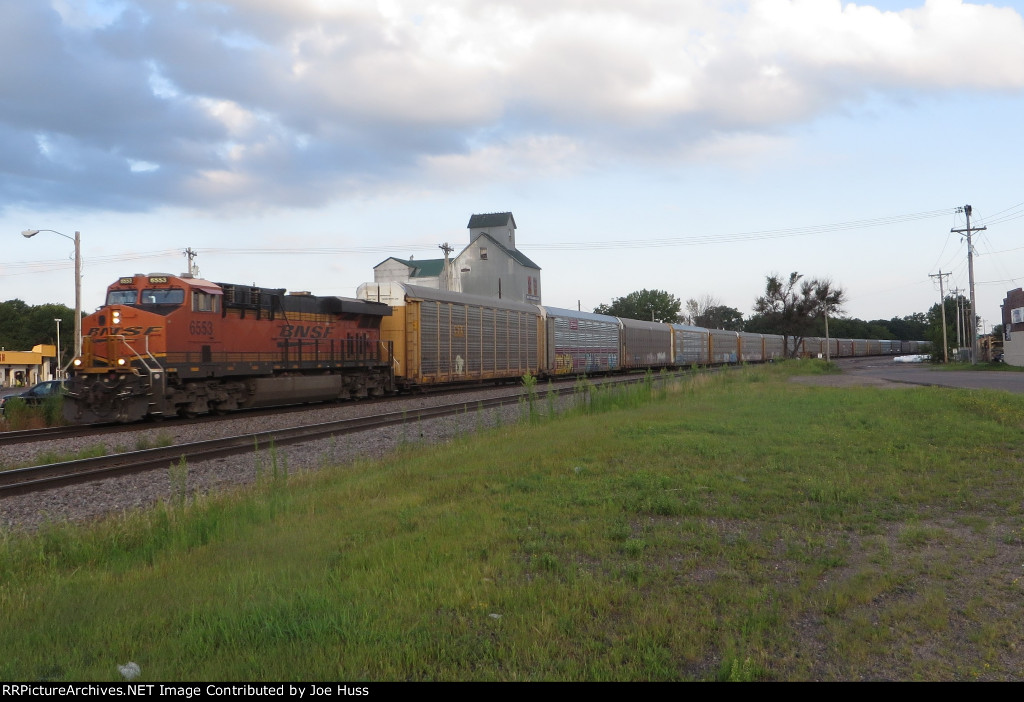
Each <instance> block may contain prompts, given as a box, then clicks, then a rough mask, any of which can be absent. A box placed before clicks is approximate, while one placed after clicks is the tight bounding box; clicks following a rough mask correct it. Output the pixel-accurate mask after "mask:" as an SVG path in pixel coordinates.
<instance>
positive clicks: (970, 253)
mask: <svg viewBox="0 0 1024 702" xmlns="http://www.w3.org/2000/svg"><path fill="white" fill-rule="evenodd" d="M957 210H958V211H962V212H963V213H964V215H966V217H967V226H966V227H965V228H963V229H950V230H949V231H951V232H953V233H955V234H966V235H967V277H968V280H969V282H970V287H971V336H970V339H971V364H972V365H973V364H975V363H977V362H978V312H977V307H976V305H975V301H974V246H973V244H971V234H973V233H974V232H982V231H985V230H986V229H988V227H974V228H973V229H972V228H971V206H970V205H964V206H963V208H962V209H961V208H957Z"/></svg>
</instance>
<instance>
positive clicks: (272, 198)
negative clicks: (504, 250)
mask: <svg viewBox="0 0 1024 702" xmlns="http://www.w3.org/2000/svg"><path fill="white" fill-rule="evenodd" d="M0 12H2V13H3V16H4V17H5V23H4V25H3V26H2V27H0V149H2V151H0V153H3V154H4V157H3V159H2V163H0V232H6V234H3V235H0V299H10V298H14V297H19V298H21V299H23V300H25V301H26V302H29V303H31V304H40V303H43V302H63V303H65V304H68V305H71V304H72V303H73V278H72V276H73V268H72V264H71V261H70V260H69V259H68V255H69V253H70V250H71V246H70V242H67V241H66V240H64V239H61V238H60V237H57V236H55V235H53V234H45V233H44V234H40V235H39V236H37V237H35V238H33V239H29V240H26V239H24V238H22V237H21V236H19V232H20V231H21V230H23V229H26V228H38V229H55V230H58V231H61V232H63V233H65V234H73V233H74V231H75V230H79V231H81V233H82V242H83V255H84V258H85V269H84V283H83V297H84V307H85V308H86V309H92V308H94V307H95V306H97V305H99V304H100V303H101V302H102V299H103V291H104V289H105V288H106V286H107V285H108V284H109V283H111V282H112V281H113V280H114V279H116V278H117V277H119V276H121V275H126V274H131V273H135V272H156V271H162V272H180V271H182V270H184V269H185V260H184V257H183V256H182V253H181V252H182V251H183V250H184V249H185V248H186V247H191V248H192V249H194V250H197V251H199V258H198V260H197V262H198V264H199V267H200V270H201V272H202V274H203V275H204V277H207V278H209V279H212V280H217V281H224V282H247V283H249V282H255V283H257V284H260V285H266V286H271V287H286V288H289V289H293V290H311V291H313V292H314V293H317V294H329V295H347V296H351V295H354V293H355V288H356V286H357V285H358V284H359V283H361V282H365V281H368V280H372V275H373V274H372V267H373V266H374V265H375V264H376V263H379V262H380V261H381V260H383V259H385V258H387V257H388V256H398V257H403V258H404V257H408V256H415V257H416V258H435V257H438V256H440V251H439V250H438V248H437V247H438V245H439V244H441V243H443V242H445V241H448V242H451V243H452V244H454V245H455V246H456V247H457V250H458V249H461V247H462V246H464V245H465V244H466V243H468V239H467V237H468V233H467V230H466V228H465V227H466V223H467V222H468V220H469V217H470V215H471V214H473V213H483V212H498V211H512V212H513V213H514V214H515V217H516V221H517V223H518V225H519V229H518V233H517V243H518V245H519V248H520V249H521V250H522V251H523V252H524V253H526V254H527V255H528V256H529V257H530V258H531V259H533V260H534V261H535V262H537V263H538V264H539V265H540V266H541V268H542V280H543V291H542V292H543V297H544V301H545V303H547V304H551V305H555V306H562V307H574V306H576V304H577V301H578V302H579V304H580V305H581V306H582V307H583V309H592V308H593V307H594V306H595V305H597V304H600V303H602V302H609V301H610V300H611V299H612V298H614V297H618V296H623V295H626V294H628V293H629V292H631V291H633V290H637V289H640V288H656V289H663V290H667V291H669V292H671V293H672V294H674V295H676V296H678V297H679V298H680V299H682V300H686V299H687V298H696V297H701V296H704V295H711V296H713V297H715V298H717V299H718V300H719V301H720V302H721V303H722V304H727V305H730V306H733V307H736V308H737V309H739V310H740V311H741V312H743V313H744V314H749V313H750V311H751V307H752V305H753V302H754V299H755V298H756V296H757V295H758V294H759V293H760V292H761V291H762V290H763V287H764V277H765V276H766V275H767V274H770V273H781V274H788V273H789V272H790V271H794V270H795V271H799V272H801V273H804V274H806V275H808V276H812V277H829V278H831V279H832V280H833V281H835V282H836V283H838V284H839V285H840V286H842V287H843V288H845V290H846V291H847V295H848V298H849V302H848V304H847V305H846V312H847V313H848V314H849V315H851V316H855V317H860V318H863V319H876V318H885V319H888V318H891V317H894V316H903V315H907V314H911V313H913V312H918V311H924V310H926V309H927V308H928V306H930V305H931V304H933V303H935V302H936V301H937V300H938V290H937V286H936V284H935V283H934V281H933V279H931V278H929V274H934V273H937V272H938V271H939V270H940V269H941V270H943V271H950V272H952V274H953V275H952V277H951V279H950V285H951V286H952V287H959V288H964V289H966V287H967V264H966V258H967V257H966V245H965V242H963V241H962V239H961V237H959V236H957V235H954V234H951V233H950V229H952V228H959V227H963V226H964V219H963V215H962V214H958V213H957V212H956V208H957V207H959V206H962V205H964V204H971V205H972V206H973V212H974V215H973V218H972V224H974V225H975V226H987V227H988V229H987V230H985V231H984V232H981V233H979V234H978V235H977V238H976V242H975V249H976V253H977V254H978V256H977V257H976V259H975V262H976V266H975V277H976V281H977V283H978V284H977V296H978V314H979V315H980V316H981V317H983V318H985V319H986V320H987V321H988V323H989V324H994V323H997V322H998V321H999V304H1000V303H1001V302H1002V299H1003V297H1004V295H1005V292H1006V291H1007V290H1009V289H1012V288H1016V287H1020V286H1021V285H1022V284H1024V237H1022V236H1021V230H1022V226H1024V188H1022V187H1021V183H1022V181H1021V177H1020V173H1021V163H1022V160H1024V159H1022V156H1024V148H1022V143H1024V139H1022V138H1021V126H1020V125H1021V124H1022V123H1024V119H1022V118H1024V17H1022V7H1021V5H1020V3H1017V2H1013V3H1007V2H996V3H993V4H989V5H982V4H975V3H967V2H960V1H958V0H928V2H865V3H857V4H853V3H841V2H838V1H830V0H749V1H743V0H734V1H731V2H711V1H710V0H691V1H690V2H685V3H680V2H678V1H677V0H647V1H646V2H638V3H622V2H618V1H617V0H614V1H613V0H588V1H586V2H584V1H583V0H545V1H544V2H540V1H539V0H535V1H531V0H518V1H517V2H504V1H502V0H496V1H493V2H488V3H479V2H471V1H470V0H464V1H458V0H449V1H447V2H426V1H411V0H389V1H381V2H376V3H373V2H366V1H358V2H356V1H352V2H348V1H345V0H340V1H337V2H316V1H314V0H303V1H297V2H289V3H278V2H270V0H221V1H220V2H205V1H201V0H194V1H190V2H177V3H172V2H165V1H158V0H120V1H118V2H100V1H93V2H74V1H73V0H52V1H45V2H44V1H40V0H0Z"/></svg>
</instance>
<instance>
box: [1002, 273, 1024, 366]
mask: <svg viewBox="0 0 1024 702" xmlns="http://www.w3.org/2000/svg"><path fill="white" fill-rule="evenodd" d="M1002 308H1003V360H1004V361H1005V362H1006V363H1009V364H1010V365H1013V366H1024V289H1021V288H1017V289H1016V290H1009V291H1007V293H1006V299H1004V300H1003V304H1002Z"/></svg>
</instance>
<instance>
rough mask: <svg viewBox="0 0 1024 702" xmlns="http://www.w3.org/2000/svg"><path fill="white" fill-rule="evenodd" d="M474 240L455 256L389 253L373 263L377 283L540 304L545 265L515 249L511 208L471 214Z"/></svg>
mask: <svg viewBox="0 0 1024 702" xmlns="http://www.w3.org/2000/svg"><path fill="white" fill-rule="evenodd" d="M467 226H468V228H469V245H468V246H466V248H464V249H463V250H462V251H461V252H459V254H458V255H457V256H455V258H452V259H449V260H447V268H446V259H444V258H436V259H427V260H422V261H416V260H414V259H411V258H410V259H408V260H402V259H398V258H388V259H386V260H384V261H381V262H380V263H378V264H377V265H376V266H374V268H373V282H375V283H390V282H399V283H411V284H413V285H421V286H423V287H428V288H438V289H441V290H450V291H452V292H465V293H469V294H472V295H482V296H484V297H492V298H502V299H506V300H515V301H517V302H527V303H533V304H537V305H539V304H540V303H541V287H540V266H538V265H537V264H536V263H534V262H533V261H531V260H530V259H529V258H528V257H527V256H525V255H524V254H523V253H522V252H521V251H519V250H518V249H517V248H516V220H515V218H514V217H513V216H512V213H511V212H495V213H491V214H475V215H473V216H472V217H470V218H469V224H468V225H467Z"/></svg>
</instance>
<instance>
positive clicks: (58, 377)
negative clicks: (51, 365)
mask: <svg viewBox="0 0 1024 702" xmlns="http://www.w3.org/2000/svg"><path fill="white" fill-rule="evenodd" d="M53 321H55V322H56V323H57V379H58V380H59V379H60V378H61V376H62V373H61V367H60V317H54V318H53Z"/></svg>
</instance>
